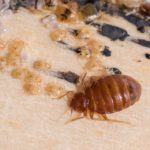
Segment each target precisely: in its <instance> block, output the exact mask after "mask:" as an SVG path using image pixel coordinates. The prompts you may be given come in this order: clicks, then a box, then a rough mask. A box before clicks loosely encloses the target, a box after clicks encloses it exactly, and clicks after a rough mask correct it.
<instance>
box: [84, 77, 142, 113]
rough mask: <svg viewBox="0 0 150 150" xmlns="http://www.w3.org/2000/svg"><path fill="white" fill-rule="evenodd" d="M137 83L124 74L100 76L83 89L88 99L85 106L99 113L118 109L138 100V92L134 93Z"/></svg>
mask: <svg viewBox="0 0 150 150" xmlns="http://www.w3.org/2000/svg"><path fill="white" fill-rule="evenodd" d="M137 84H138V83H137V82H136V81H135V80H133V79H132V78H130V77H128V76H125V75H111V76H106V77H103V78H100V79H99V80H98V81H96V82H93V83H92V85H91V86H90V87H87V88H86V89H85V96H86V99H88V101H89V104H88V106H87V107H88V109H89V110H90V111H91V112H97V113H100V114H103V113H112V112H116V111H120V110H122V109H124V108H126V107H128V106H130V105H132V104H134V103H135V101H137V100H138V98H139V95H140V93H136V90H138V88H139V87H138V86H137ZM136 88H137V89H136ZM137 92H138V91H137Z"/></svg>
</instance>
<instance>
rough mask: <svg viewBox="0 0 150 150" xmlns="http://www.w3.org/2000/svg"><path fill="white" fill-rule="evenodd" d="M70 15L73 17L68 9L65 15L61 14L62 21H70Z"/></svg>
mask: <svg viewBox="0 0 150 150" xmlns="http://www.w3.org/2000/svg"><path fill="white" fill-rule="evenodd" d="M70 15H71V11H70V10H69V9H68V8H66V9H65V11H64V13H63V14H61V20H66V19H68V18H69V17H70Z"/></svg>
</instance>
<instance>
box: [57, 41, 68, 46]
mask: <svg viewBox="0 0 150 150" xmlns="http://www.w3.org/2000/svg"><path fill="white" fill-rule="evenodd" d="M57 42H58V43H60V44H63V45H68V44H67V43H65V42H64V41H57Z"/></svg>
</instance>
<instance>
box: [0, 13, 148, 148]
mask: <svg viewBox="0 0 150 150" xmlns="http://www.w3.org/2000/svg"><path fill="white" fill-rule="evenodd" d="M106 18H107V17H106ZM108 18H109V17H108ZM108 18H107V19H105V22H110V20H111V19H112V20H116V21H113V23H112V24H116V25H118V26H122V27H123V28H125V29H127V30H128V31H129V33H130V34H132V35H133V37H140V38H145V39H149V37H148V35H146V34H141V33H137V31H136V28H135V27H134V26H133V25H131V24H129V23H127V22H126V21H124V20H122V19H121V18H118V19H116V18H109V19H108ZM38 19H39V16H37V15H31V14H28V13H27V12H26V11H21V12H20V13H18V14H15V15H12V14H8V15H7V16H5V17H1V20H2V22H3V25H4V27H5V29H6V30H4V32H3V33H1V38H3V39H5V40H6V41H7V40H9V39H13V38H20V39H22V40H24V41H25V42H26V43H27V46H26V47H25V49H24V53H25V57H26V59H25V62H24V63H25V64H26V65H27V64H28V66H29V67H31V63H32V62H33V61H34V60H36V59H37V58H43V59H46V60H47V61H49V62H50V63H52V66H53V69H55V70H63V71H64V70H66V71H67V70H71V71H73V72H76V73H78V74H79V73H81V72H82V67H83V65H84V63H85V62H84V60H81V59H79V58H78V57H77V56H76V55H75V54H74V53H72V52H70V51H68V50H65V49H63V48H61V47H59V48H56V45H55V43H54V42H50V39H49V32H50V30H49V29H46V28H44V27H43V26H42V25H41V24H40V23H39V22H38ZM112 20H111V21H112ZM97 38H100V40H101V41H103V42H104V43H105V45H107V46H109V47H110V49H111V50H112V57H108V58H104V61H105V64H106V65H107V66H110V67H118V68H119V69H120V70H121V71H122V72H123V73H124V74H128V75H131V76H133V77H134V78H136V79H137V80H138V81H139V82H140V83H141V85H142V88H143V92H142V97H141V99H140V101H139V102H138V103H136V104H135V105H134V106H133V107H130V108H128V109H126V110H124V111H121V112H118V113H114V114H110V115H108V116H109V117H110V118H113V119H118V120H123V121H128V122H130V123H131V125H128V124H119V123H109V122H103V121H92V120H87V119H82V120H78V121H75V122H72V123H70V124H67V125H65V124H64V123H65V121H66V120H67V119H69V118H70V112H69V111H67V110H68V108H67V99H63V100H51V99H50V98H49V97H48V96H44V95H41V96H28V95H26V94H25V93H24V92H23V90H22V86H21V83H20V81H18V80H15V79H12V78H11V77H10V76H9V74H8V72H5V73H0V150H63V149H65V150H81V149H82V150H101V149H103V150H149V148H150V142H149V141H150V95H149V91H150V60H148V59H145V57H144V53H145V52H149V48H145V47H142V46H139V45H137V44H134V43H131V42H130V41H126V42H120V41H116V42H112V41H110V40H109V39H108V38H106V37H102V36H97ZM149 40H150V39H149ZM41 54H42V55H41ZM70 60H71V61H70ZM137 60H141V61H142V62H137ZM43 78H44V80H45V82H47V81H52V80H53V81H55V82H56V83H59V84H61V85H64V86H65V87H66V89H68V90H73V89H75V87H74V86H73V85H72V84H70V83H68V82H65V81H63V80H58V79H56V78H54V77H51V76H48V75H47V76H46V75H43ZM66 111H67V112H66Z"/></svg>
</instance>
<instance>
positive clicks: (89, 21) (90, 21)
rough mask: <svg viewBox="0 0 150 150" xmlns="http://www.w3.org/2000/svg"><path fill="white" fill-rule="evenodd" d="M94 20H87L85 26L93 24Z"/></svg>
mask: <svg viewBox="0 0 150 150" xmlns="http://www.w3.org/2000/svg"><path fill="white" fill-rule="evenodd" d="M93 21H94V20H85V21H84V23H85V24H91V23H92V22H93Z"/></svg>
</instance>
